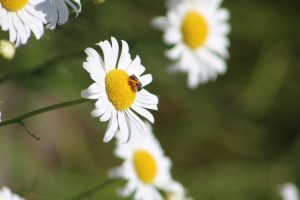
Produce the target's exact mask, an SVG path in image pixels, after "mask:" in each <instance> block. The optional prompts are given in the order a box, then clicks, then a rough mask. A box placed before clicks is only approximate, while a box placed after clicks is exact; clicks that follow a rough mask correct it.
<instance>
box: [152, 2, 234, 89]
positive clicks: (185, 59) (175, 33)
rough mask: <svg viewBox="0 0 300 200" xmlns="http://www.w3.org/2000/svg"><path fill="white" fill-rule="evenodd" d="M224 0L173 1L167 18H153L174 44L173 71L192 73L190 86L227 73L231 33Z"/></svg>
mask: <svg viewBox="0 0 300 200" xmlns="http://www.w3.org/2000/svg"><path fill="white" fill-rule="evenodd" d="M221 2H222V1H221V0H185V1H179V2H178V1H177V2H176V0H173V1H170V6H169V7H170V8H169V11H168V13H167V15H166V16H165V17H158V18H155V19H154V20H153V25H154V26H155V27H156V28H158V29H160V30H162V31H164V41H165V42H166V43H167V44H169V45H173V47H172V48H171V49H170V50H168V51H167V52H166V56H167V57H168V58H170V59H171V60H174V61H175V64H174V65H172V66H171V71H182V72H186V73H187V74H188V86H189V87H190V88H195V87H196V86H198V85H199V84H200V83H206V82H207V81H209V80H211V79H216V77H217V75H218V74H223V73H225V71H226V69H227V66H226V62H225V59H226V58H228V56H229V53H228V46H229V40H228V37H227V35H228V34H229V32H230V26H229V24H228V22H227V21H228V19H229V12H228V11H227V10H226V9H223V8H220V4H221Z"/></svg>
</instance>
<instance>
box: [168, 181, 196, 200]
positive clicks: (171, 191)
mask: <svg viewBox="0 0 300 200" xmlns="http://www.w3.org/2000/svg"><path fill="white" fill-rule="evenodd" d="M163 191H164V192H165V196H166V197H165V200H193V199H192V198H189V197H187V195H186V191H185V189H184V187H183V186H182V184H181V183H178V182H176V181H171V182H170V183H169V184H166V188H163Z"/></svg>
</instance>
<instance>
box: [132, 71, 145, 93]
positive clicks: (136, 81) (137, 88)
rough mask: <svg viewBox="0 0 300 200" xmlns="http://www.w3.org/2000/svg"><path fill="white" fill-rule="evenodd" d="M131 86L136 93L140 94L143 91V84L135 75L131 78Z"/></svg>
mask: <svg viewBox="0 0 300 200" xmlns="http://www.w3.org/2000/svg"><path fill="white" fill-rule="evenodd" d="M129 84H130V86H131V88H132V90H133V91H135V92H139V91H141V90H142V89H143V85H142V83H141V82H140V80H139V79H138V78H137V77H136V76H135V75H134V74H133V75H131V76H130V77H129Z"/></svg>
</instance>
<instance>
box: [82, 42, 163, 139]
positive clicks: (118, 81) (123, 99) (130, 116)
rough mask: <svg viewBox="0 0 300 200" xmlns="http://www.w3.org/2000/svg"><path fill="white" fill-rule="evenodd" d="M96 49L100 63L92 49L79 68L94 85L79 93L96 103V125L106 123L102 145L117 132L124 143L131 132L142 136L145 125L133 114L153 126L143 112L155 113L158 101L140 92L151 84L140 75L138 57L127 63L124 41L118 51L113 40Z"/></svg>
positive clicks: (149, 117)
mask: <svg viewBox="0 0 300 200" xmlns="http://www.w3.org/2000/svg"><path fill="white" fill-rule="evenodd" d="M98 46H100V47H101V49H102V52H103V56H104V59H102V57H101V56H100V55H99V53H98V52H97V51H95V50H94V49H92V48H87V49H86V50H85V52H86V54H87V55H88V57H87V60H86V62H84V63H83V67H84V69H86V70H87V71H88V72H89V73H90V76H91V78H92V79H93V80H94V81H95V83H93V84H92V85H91V86H90V87H89V88H88V89H86V90H83V91H82V92H81V96H82V97H83V98H87V99H96V100H97V102H96V103H95V107H96V108H95V109H94V110H93V111H92V113H91V115H92V116H93V117H99V118H100V121H108V120H110V122H109V125H108V129H107V131H106V134H105V137H104V142H109V141H110V140H111V139H112V138H113V137H114V136H115V133H116V132H117V131H118V130H120V133H121V137H120V139H121V140H122V141H123V143H125V142H127V141H128V140H129V138H130V135H131V132H132V130H133V129H134V128H136V129H137V130H138V131H139V132H140V133H143V132H145V124H144V122H143V121H142V120H141V119H140V118H139V117H138V116H137V114H139V115H141V116H143V117H145V118H146V119H148V120H149V121H150V122H152V123H154V117H153V115H152V114H151V113H150V112H149V111H148V110H147V109H151V110H157V104H158V98H157V96H155V95H153V94H151V93H149V92H148V91H147V90H145V89H144V87H145V86H147V85H148V84H150V83H151V82H152V75H151V74H146V75H142V74H143V73H144V71H145V67H144V66H142V64H141V60H140V58H139V57H138V56H137V57H136V58H135V59H134V60H132V59H131V56H130V54H129V47H128V44H127V43H126V42H125V41H122V51H121V50H120V49H119V44H118V42H117V40H116V39H115V38H112V42H111V44H110V43H109V42H108V41H104V42H100V43H99V44H98ZM119 51H120V54H119ZM136 129H135V130H136Z"/></svg>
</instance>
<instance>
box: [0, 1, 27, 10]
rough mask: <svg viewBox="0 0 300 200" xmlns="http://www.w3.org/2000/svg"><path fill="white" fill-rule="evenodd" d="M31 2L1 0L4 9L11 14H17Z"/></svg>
mask: <svg viewBox="0 0 300 200" xmlns="http://www.w3.org/2000/svg"><path fill="white" fill-rule="evenodd" d="M28 1H29V0H0V3H1V4H2V5H3V7H4V8H5V9H6V10H8V11H11V12H16V11H18V10H20V9H22V8H24V7H25V5H26V4H27V3H28Z"/></svg>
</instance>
